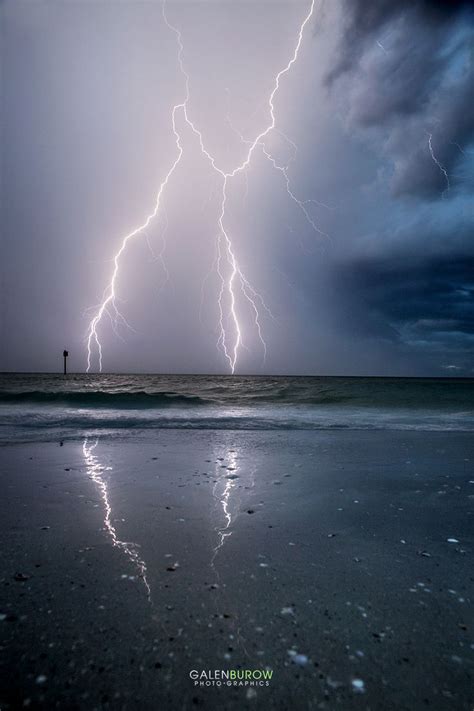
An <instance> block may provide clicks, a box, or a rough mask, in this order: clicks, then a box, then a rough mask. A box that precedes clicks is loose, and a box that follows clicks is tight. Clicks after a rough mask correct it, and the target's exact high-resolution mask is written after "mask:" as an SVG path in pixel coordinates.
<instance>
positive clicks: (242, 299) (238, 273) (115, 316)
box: [87, 0, 324, 373]
mask: <svg viewBox="0 0 474 711" xmlns="http://www.w3.org/2000/svg"><path fill="white" fill-rule="evenodd" d="M314 7H315V0H312V1H311V5H310V7H309V10H308V12H307V14H306V16H305V17H304V19H303V21H302V23H301V25H300V27H299V30H298V33H297V36H296V38H295V45H294V49H293V53H292V55H291V57H290V59H289V60H288V61H287V63H286V64H285V65H284V66H283V68H282V69H281V70H280V71H279V72H278V74H277V75H276V76H275V79H274V82H273V89H272V92H271V94H270V96H269V98H268V123H267V124H266V126H264V128H263V129H262V130H260V131H259V133H258V134H257V135H256V137H255V138H254V139H253V140H246V139H244V137H243V136H242V137H241V141H242V146H243V147H244V148H245V151H246V152H245V155H244V158H243V160H242V161H241V162H240V163H239V164H238V165H236V166H235V167H234V168H233V169H232V170H224V169H223V168H222V167H220V165H219V163H218V161H217V159H216V157H215V156H213V155H212V153H211V152H210V151H209V149H208V147H207V146H206V142H205V139H204V136H203V133H202V131H201V130H200V129H199V128H198V127H197V126H196V123H195V122H194V121H193V119H192V109H191V107H190V101H189V98H190V81H191V80H190V76H189V74H188V72H187V71H186V66H185V58H184V44H183V39H182V34H181V31H180V30H179V28H177V27H176V26H175V25H173V24H172V23H171V22H170V21H169V20H168V17H167V13H166V6H165V3H164V4H163V20H164V22H165V24H166V26H167V27H168V29H169V30H170V31H171V32H173V33H174V34H175V36H176V44H177V62H178V65H179V69H180V72H181V75H182V77H183V99H182V101H181V102H180V103H178V104H176V105H175V106H173V107H172V109H171V130H172V134H173V137H174V142H175V145H176V154H175V157H174V159H173V161H172V163H171V165H170V166H169V167H168V170H167V171H166V172H165V176H164V178H163V181H162V182H161V184H160V186H159V188H158V191H157V194H156V199H155V204H154V207H153V210H152V211H151V212H150V214H149V215H148V216H147V217H146V218H145V219H144V220H143V222H142V223H141V224H139V225H138V226H137V227H135V228H134V229H133V230H131V231H130V232H129V233H128V234H126V235H125V236H124V237H123V238H122V239H121V241H120V245H119V248H118V250H117V252H116V253H115V255H114V257H113V271H112V274H111V277H110V280H109V282H108V284H107V286H106V288H105V290H104V293H103V298H102V301H101V303H100V305H99V306H98V307H97V309H96V310H95V313H94V316H93V318H92V320H91V321H90V323H89V327H88V332H87V372H90V371H91V369H92V368H93V367H97V368H98V370H99V371H102V368H103V345H102V340H101V332H102V330H103V326H104V322H107V321H108V320H109V321H110V322H111V323H112V326H113V329H114V331H116V330H117V327H118V326H120V324H126V323H127V322H126V320H125V318H124V316H123V315H122V314H121V313H120V310H119V308H118V306H117V297H118V281H119V276H120V267H121V264H122V262H123V260H124V259H125V258H126V252H127V247H128V246H129V243H130V242H132V241H133V240H135V239H136V238H138V237H140V236H144V237H145V238H146V234H145V231H146V229H147V228H148V226H149V225H150V223H151V222H152V221H153V220H154V219H155V218H156V217H157V216H158V215H159V213H160V212H161V210H162V202H163V198H164V195H165V191H166V188H167V187H168V185H169V184H170V181H171V180H172V178H173V174H174V172H175V170H176V168H177V166H178V165H179V163H180V161H181V159H182V157H183V153H184V149H183V145H182V138H181V134H180V132H179V130H178V126H177V116H178V114H179V115H180V116H181V117H182V118H183V119H184V122H185V125H186V126H187V127H188V128H189V129H190V131H191V132H192V134H193V135H194V136H195V137H196V139H197V141H198V144H199V147H200V150H201V152H202V154H203V156H204V157H205V158H206V160H207V161H208V162H209V164H210V166H211V167H212V169H213V170H214V171H215V173H216V174H217V176H218V179H219V181H220V186H221V187H220V198H219V201H220V202H219V204H220V208H219V212H218V215H217V216H216V222H217V237H216V240H217V244H216V259H215V262H214V268H215V271H216V274H217V277H218V290H217V295H216V299H217V311H218V315H219V317H218V318H219V323H218V334H219V335H218V340H217V347H218V348H219V349H220V351H221V352H222V354H223V357H224V358H225V360H226V361H227V364H228V368H229V370H230V372H231V373H234V372H235V370H236V367H237V362H238V357H239V353H240V350H241V348H242V346H243V329H244V326H243V321H244V320H243V318H242V314H243V313H244V311H245V313H248V314H250V322H251V323H252V324H253V326H252V327H253V328H254V329H255V332H256V335H257V337H258V339H259V341H260V344H261V350H262V356H263V359H265V357H266V352H267V346H266V342H265V338H264V335H263V324H262V318H273V315H272V312H271V310H270V309H269V307H268V306H267V304H266V303H265V301H264V299H263V296H262V295H261V294H260V293H259V291H258V290H257V289H256V288H255V286H254V285H253V284H252V283H251V282H250V280H249V279H248V278H247V276H246V275H245V273H244V271H243V269H242V267H241V266H240V262H239V258H238V254H237V251H238V250H237V248H236V246H235V244H234V241H233V239H232V235H231V234H230V232H229V229H228V228H227V226H226V208H227V200H228V195H227V189H228V187H229V183H230V182H231V181H232V179H233V178H234V177H235V176H236V175H238V174H239V173H243V172H244V171H246V170H247V168H248V167H249V165H250V163H251V160H252V157H253V156H254V154H255V153H256V152H257V151H258V150H260V151H262V152H263V155H264V156H265V157H266V158H268V160H269V161H270V162H271V164H272V166H273V167H274V168H275V169H276V170H277V171H279V172H280V173H281V174H282V176H283V178H284V187H285V189H286V192H287V195H288V197H289V198H290V199H291V200H292V201H293V202H294V203H295V204H296V205H297V207H298V208H299V209H300V210H301V212H302V213H303V215H304V217H305V219H306V221H307V222H308V224H309V225H310V227H311V229H312V230H314V231H315V232H316V233H318V234H320V235H324V233H323V232H322V231H321V230H320V229H319V228H318V226H317V225H316V223H315V221H314V219H313V218H312V217H311V215H310V214H309V212H308V208H307V205H306V203H308V202H312V201H303V200H300V199H299V198H297V197H296V195H295V194H294V192H293V191H292V189H291V187H290V179H289V176H288V172H287V169H288V166H287V165H286V166H285V165H280V163H278V162H277V161H276V159H275V158H274V156H273V155H272V153H271V152H270V150H269V148H268V146H267V145H266V139H267V138H268V136H269V134H270V133H271V132H272V131H274V130H275V129H276V115H275V111H276V109H275V103H274V102H275V99H276V97H277V94H278V91H279V89H280V83H281V80H282V79H284V77H285V75H286V74H288V72H289V71H290V69H291V67H292V66H293V64H294V63H295V62H296V60H297V59H298V54H299V51H300V47H301V43H302V41H303V35H304V32H305V29H306V28H307V25H308V24H309V22H310V19H311V17H312V15H313V13H314ZM279 133H280V135H282V136H284V134H282V132H281V131H280V132H279ZM286 140H289V139H286Z"/></svg>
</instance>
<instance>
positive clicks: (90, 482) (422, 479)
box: [0, 430, 474, 711]
mask: <svg viewBox="0 0 474 711" xmlns="http://www.w3.org/2000/svg"><path fill="white" fill-rule="evenodd" d="M473 450H474V443H473V442H472V437H471V436H470V435H469V434H463V433H445V432H443V433H441V432H440V433H422V432H391V433H390V432H355V431H353V432H349V431H345V432H329V433H328V432H302V431H299V432H296V431H294V432H258V433H257V432H231V431H199V432H193V431H189V430H188V431H186V430H181V431H172V430H160V431H156V432H153V433H148V434H147V435H146V436H145V435H141V434H139V433H137V434H136V435H134V436H130V437H128V438H121V439H111V438H104V437H103V438H102V439H99V440H97V439H96V438H95V437H89V438H85V439H84V440H83V441H65V442H64V445H63V446H60V444H59V443H58V442H56V443H35V444H22V445H11V446H4V447H2V448H1V449H0V462H1V480H2V492H3V495H2V498H1V516H0V528H1V538H0V541H1V552H2V553H1V555H2V579H1V590H2V596H1V603H0V619H1V622H0V629H1V630H2V632H3V635H2V638H3V643H2V649H1V664H2V669H1V672H2V677H3V682H2V691H1V696H0V706H1V709H2V711H5V709H17V708H41V709H48V710H49V709H67V710H68V711H70V710H71V711H72V710H73V709H81V710H82V709H84V710H87V711H93V710H94V709H140V710H141V711H142V710H144V709H145V710H148V709H150V711H151V710H153V711H155V710H157V709H160V710H161V709H164V710H168V709H170V710H174V709H192V708H199V707H202V708H206V709H219V710H222V709H224V710H225V709H247V708H248V709H253V708H255V709H256V708H257V706H258V707H259V708H262V709H282V710H283V709H288V708H292V709H298V710H299V709H336V708H340V709H344V711H347V710H351V709H371V710H374V709H397V710H400V709H407V710H410V711H413V709H425V708H431V709H466V710H469V711H470V710H471V709H472V707H473V703H474V693H473V688H474V687H473V681H472V672H473V655H474V652H473V649H474V636H473V624H474V623H473V613H472V597H473V578H474V573H473V566H472V550H473V517H472V515H471V512H472V504H473V502H474V475H473V474H472V461H473V460H474V451H473ZM265 668H268V669H272V670H273V676H272V679H271V682H270V684H269V686H268V687H267V686H263V687H262V686H251V685H250V684H247V685H242V686H230V687H229V686H227V685H225V684H223V685H222V686H220V687H218V686H215V685H214V686H212V685H211V686H207V687H206V686H195V685H194V682H193V681H192V680H191V679H190V677H189V673H190V671H191V670H197V671H198V672H199V673H200V672H202V671H203V670H205V671H207V672H209V671H211V672H214V670H242V669H247V670H255V669H265Z"/></svg>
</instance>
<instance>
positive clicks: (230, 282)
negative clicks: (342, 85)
mask: <svg viewBox="0 0 474 711" xmlns="http://www.w3.org/2000/svg"><path fill="white" fill-rule="evenodd" d="M314 6H315V0H311V6H310V9H309V11H308V13H307V15H306V17H305V18H304V20H303V22H302V24H301V25H300V29H299V33H298V40H297V43H296V47H295V49H294V52H293V55H292V56H291V58H290V60H289V61H288V63H287V64H286V66H285V67H284V68H283V69H281V70H280V71H279V72H278V74H277V75H276V77H275V82H274V86H273V90H272V92H271V94H270V97H269V99H268V107H269V112H270V122H269V124H268V125H267V126H266V128H265V129H263V130H262V131H261V132H260V133H259V134H258V135H257V136H256V138H255V139H254V140H253V141H252V142H249V145H250V147H249V149H248V151H247V155H246V157H245V158H244V160H243V161H242V162H241V163H240V164H239V165H237V166H236V167H235V168H234V169H233V170H230V171H225V170H224V169H222V168H220V167H219V166H218V165H217V163H216V160H215V158H214V156H212V155H211V153H210V152H209V151H208V149H207V148H206V147H205V145H204V139H203V136H202V133H201V131H200V130H199V129H198V128H197V127H196V126H195V124H194V123H193V121H192V120H191V119H190V117H189V115H188V111H187V102H185V104H184V107H183V111H184V117H185V120H186V122H187V124H188V125H189V127H190V128H191V130H192V131H193V133H194V134H195V135H196V136H197V138H198V140H199V145H200V148H201V152H202V153H203V155H204V156H205V157H206V158H207V159H208V161H209V163H210V164H211V166H212V168H213V169H214V170H215V171H216V172H217V173H219V174H220V175H221V177H222V201H221V212H220V215H219V219H218V224H219V228H220V235H219V236H218V239H217V249H218V257H217V273H218V276H219V278H220V280H221V288H220V292H219V298H218V302H219V327H220V334H219V339H218V345H220V346H221V347H222V349H223V351H224V355H225V357H226V358H227V360H228V362H229V366H230V369H231V372H232V373H234V372H235V366H236V363H237V356H238V351H239V346H240V345H242V330H241V327H240V323H239V319H238V315H237V298H236V294H235V291H234V283H235V281H236V279H237V280H238V282H239V283H240V287H241V291H242V293H243V294H244V296H245V297H246V299H247V300H248V301H249V303H250V305H251V307H252V309H253V312H254V317H255V325H256V328H257V333H258V336H259V339H260V341H261V343H262V346H263V353H264V358H265V356H266V350H267V346H266V343H265V341H264V339H263V335H262V329H261V325H260V320H259V311H258V308H257V305H256V303H255V298H257V299H258V300H259V301H260V302H261V303H262V304H263V306H264V308H265V309H266V310H267V312H269V309H268V307H267V306H266V305H265V303H264V300H263V297H262V296H261V295H260V294H259V293H258V292H256V291H255V289H254V288H253V287H252V286H251V285H250V283H249V281H248V280H247V278H246V277H245V275H244V274H243V272H242V270H241V268H240V267H239V264H238V261H237V258H236V254H235V250H234V248H233V244H232V240H231V238H230V236H229V234H228V232H227V231H226V228H225V226H224V218H225V209H226V202H227V183H228V180H229V179H231V178H234V177H235V176H236V175H237V174H238V173H241V172H243V171H244V170H246V168H248V166H249V165H250V161H251V159H252V155H253V153H254V151H255V149H256V147H257V146H259V145H260V144H261V143H262V142H263V139H264V138H265V137H266V136H267V135H268V134H269V133H270V132H271V131H272V130H273V129H274V128H275V126H276V118H275V106H274V103H273V101H274V98H275V95H276V93H277V92H278V90H279V88H280V79H281V78H282V77H283V76H284V75H285V74H287V73H288V72H289V70H290V69H291V67H292V65H293V64H294V63H295V62H296V60H297V58H298V54H299V50H300V47H301V43H302V41H303V33H304V29H305V27H306V25H307V24H308V22H309V20H310V19H311V16H312V15H313V12H314ZM164 8H165V6H164V4H163V15H164V17H165V22H166V23H167V25H168V27H169V28H170V29H171V30H173V31H174V32H175V34H176V37H177V40H178V45H179V52H178V61H179V65H180V69H181V72H182V74H183V76H184V77H185V80H186V86H187V90H188V95H189V75H188V74H187V72H186V70H185V68H184V64H183V60H182V56H183V44H182V41H181V33H180V32H179V30H178V29H177V28H176V27H174V26H173V25H172V24H171V23H169V22H168V20H167V18H166V14H165V9H164ZM288 184H289V182H287V185H288ZM290 194H291V193H290ZM298 204H301V203H298ZM301 205H302V204H301ZM302 208H303V211H304V212H305V214H308V213H307V211H306V210H305V208H304V206H303V205H302ZM308 217H309V215H308ZM311 222H312V221H311ZM312 224H313V225H314V223H313V222H312ZM314 227H315V229H317V228H316V226H315V225H314ZM318 231H319V230H318ZM222 241H224V246H225V250H226V258H227V262H228V265H229V268H230V275H229V276H228V278H227V281H226V280H225V277H224V275H223V273H222V271H221V264H222V251H221V244H222ZM225 290H226V291H227V294H228V298H229V301H230V318H231V321H232V323H233V325H234V331H235V336H234V342H233V345H232V346H228V336H227V333H226V330H225V326H224V312H223V307H222V299H223V296H224V291H225ZM270 313H271V312H270Z"/></svg>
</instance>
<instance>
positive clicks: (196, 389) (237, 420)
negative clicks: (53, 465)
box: [0, 373, 474, 443]
mask: <svg viewBox="0 0 474 711" xmlns="http://www.w3.org/2000/svg"><path fill="white" fill-rule="evenodd" d="M160 428H161V429H163V428H166V429H215V430H326V429H327V430H337V429H353V430H372V429H379V430H384V429H385V430H420V431H423V430H426V431H459V432H462V431H473V430H474V380H472V379H453V378H347V377H287V376H284V377H275V376H271V377H270V376H268V377H267V376H262V377H261V376H222V375H220V376H215V375H212V376H205V375H116V374H97V375H85V374H71V375H67V376H63V375H57V374H55V375H51V374H33V373H32V374H24V373H16V374H2V375H0V441H1V442H3V443H5V442H11V441H38V440H55V439H57V438H63V439H76V438H80V437H81V436H83V435H84V433H85V432H86V433H88V434H91V435H92V434H101V435H109V436H114V435H119V436H120V435H123V434H124V430H133V431H135V432H139V431H140V430H153V429H160Z"/></svg>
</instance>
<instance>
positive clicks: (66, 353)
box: [63, 351, 69, 375]
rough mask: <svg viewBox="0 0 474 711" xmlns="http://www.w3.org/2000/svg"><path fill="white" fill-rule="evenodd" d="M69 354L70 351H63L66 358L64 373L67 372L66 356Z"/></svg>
mask: <svg viewBox="0 0 474 711" xmlns="http://www.w3.org/2000/svg"><path fill="white" fill-rule="evenodd" d="M68 355H69V351H63V358H64V375H66V373H67V367H66V358H67V357H68Z"/></svg>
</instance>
